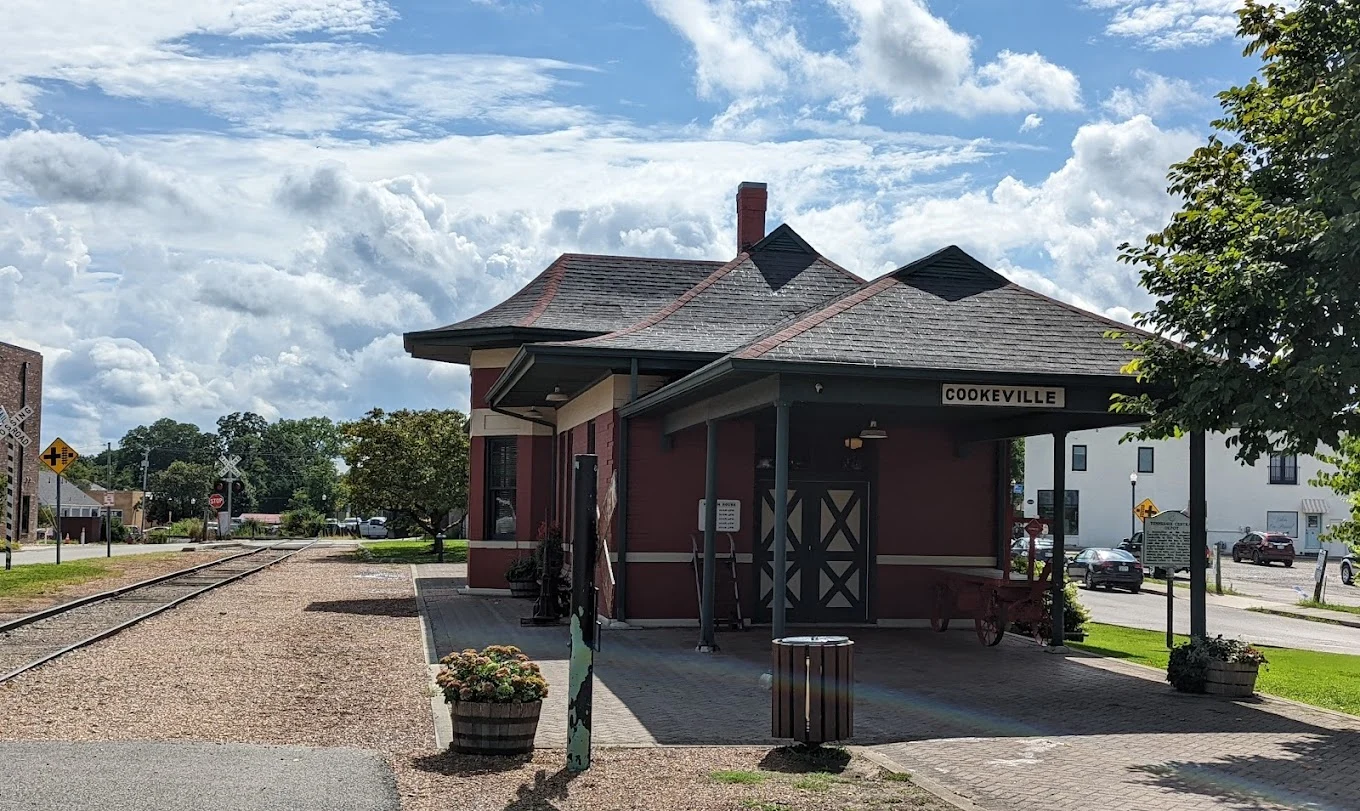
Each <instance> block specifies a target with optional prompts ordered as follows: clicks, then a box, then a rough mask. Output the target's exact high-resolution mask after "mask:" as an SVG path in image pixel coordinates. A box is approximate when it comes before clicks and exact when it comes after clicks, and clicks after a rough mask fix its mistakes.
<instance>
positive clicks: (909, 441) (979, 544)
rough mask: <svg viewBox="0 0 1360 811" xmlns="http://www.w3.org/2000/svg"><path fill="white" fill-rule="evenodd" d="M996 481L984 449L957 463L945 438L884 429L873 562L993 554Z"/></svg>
mask: <svg viewBox="0 0 1360 811" xmlns="http://www.w3.org/2000/svg"><path fill="white" fill-rule="evenodd" d="M995 476H996V460H995V458H994V455H993V450H992V447H991V446H990V445H986V444H979V445H975V446H973V447H972V449H971V452H970V453H969V454H968V455H966V456H963V457H960V456H957V455H956V454H955V453H954V441H953V439H952V438H951V437H950V435H949V434H948V433H946V432H944V431H940V430H934V431H932V430H923V429H920V428H916V429H913V428H908V427H902V426H892V427H889V428H888V438H887V439H883V440H879V441H878V554H880V555H991V554H994V550H995V549H996V483H995Z"/></svg>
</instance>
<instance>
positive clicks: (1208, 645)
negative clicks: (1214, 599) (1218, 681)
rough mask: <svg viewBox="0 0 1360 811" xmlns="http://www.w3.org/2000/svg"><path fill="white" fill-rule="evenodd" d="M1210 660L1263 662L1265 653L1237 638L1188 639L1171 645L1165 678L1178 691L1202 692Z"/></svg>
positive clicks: (1241, 662)
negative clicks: (1172, 646)
mask: <svg viewBox="0 0 1360 811" xmlns="http://www.w3.org/2000/svg"><path fill="white" fill-rule="evenodd" d="M1210 662H1229V663H1236V664H1255V665H1263V664H1265V663H1266V656H1265V654H1264V653H1262V652H1261V651H1260V649H1258V648H1254V647H1252V646H1251V645H1248V644H1247V643H1246V642H1242V641H1241V640H1237V639H1224V638H1223V636H1222V635H1221V634H1220V635H1219V636H1217V637H1214V638H1213V639H1191V640H1190V641H1189V642H1182V643H1181V644H1179V645H1177V646H1176V647H1174V648H1172V649H1171V656H1170V657H1169V660H1168V662H1167V666H1166V680H1167V681H1169V682H1171V686H1172V687H1174V688H1176V689H1177V690H1180V691H1181V692H1182V693H1202V692H1204V684H1205V682H1206V681H1207V680H1208V677H1209V663H1210Z"/></svg>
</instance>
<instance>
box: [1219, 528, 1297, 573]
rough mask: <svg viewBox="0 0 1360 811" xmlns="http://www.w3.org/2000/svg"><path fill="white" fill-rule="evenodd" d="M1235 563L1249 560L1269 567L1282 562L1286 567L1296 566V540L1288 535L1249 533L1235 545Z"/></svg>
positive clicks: (1233, 551)
mask: <svg viewBox="0 0 1360 811" xmlns="http://www.w3.org/2000/svg"><path fill="white" fill-rule="evenodd" d="M1232 558H1233V562H1234V563H1241V562H1242V561H1244V560H1249V561H1251V562H1252V563H1256V564H1259V565H1266V566H1269V565H1270V563H1271V562H1272V561H1276V560H1278V561H1280V562H1281V563H1283V564H1284V565H1285V566H1293V565H1294V539H1293V538H1291V537H1289V536H1288V535H1276V534H1274V533H1270V532H1248V533H1247V534H1246V535H1245V536H1244V537H1243V538H1242V539H1241V540H1239V541H1238V542H1237V543H1235V544H1233V548H1232Z"/></svg>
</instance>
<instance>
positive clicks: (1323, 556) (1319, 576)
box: [1313, 549, 1327, 585]
mask: <svg viewBox="0 0 1360 811" xmlns="http://www.w3.org/2000/svg"><path fill="white" fill-rule="evenodd" d="M1326 577H1327V550H1326V549H1323V550H1322V551H1321V552H1318V557H1317V567H1316V568H1314V569H1313V585H1317V584H1318V583H1321V582H1322V581H1323V580H1324V579H1325V578H1326Z"/></svg>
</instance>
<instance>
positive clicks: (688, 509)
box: [627, 420, 755, 619]
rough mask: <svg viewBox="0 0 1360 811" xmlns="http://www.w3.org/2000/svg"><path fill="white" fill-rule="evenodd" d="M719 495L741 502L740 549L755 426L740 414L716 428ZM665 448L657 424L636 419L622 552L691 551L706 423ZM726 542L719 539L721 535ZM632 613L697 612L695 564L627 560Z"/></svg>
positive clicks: (749, 524) (751, 504) (749, 520)
mask: <svg viewBox="0 0 1360 811" xmlns="http://www.w3.org/2000/svg"><path fill="white" fill-rule="evenodd" d="M718 431H719V434H718V437H719V442H718V498H719V499H739V500H740V501H741V505H742V510H741V524H740V527H739V531H738V532H736V533H734V540H735V541H736V544H737V551H738V552H750V551H751V547H752V538H751V536H752V532H753V527H754V521H753V515H752V512H753V511H754V510H755V427H754V424H753V423H751V422H749V421H746V420H737V421H731V422H724V423H722V424H721V425H719V427H718ZM673 440H674V441H673V445H672V447H671V448H670V449H666V448H664V447H663V446H662V442H661V426H660V423H659V422H658V421H655V420H634V421H633V423H632V434H631V436H630V438H629V443H628V451H629V462H628V464H629V489H628V498H629V502H630V503H629V505H628V551H629V553H633V552H681V553H684V554H689V553H690V552H691V550H692V548H693V547H692V545H691V536H693V535H696V533H697V527H698V517H699V500H700V499H702V498H703V497H704V475H705V454H706V452H707V441H708V438H707V428H706V427H704V426H702V425H700V426H695V427H693V428H690V429H688V430H685V431H681V432H679V433H677V434H675V435H674V437H673ZM722 542H723V543H725V539H722ZM746 569H747V567H745V566H743V567H740V570H739V574H738V577H739V580H738V583H739V585H740V586H741V590H742V599H743V602H745V603H747V604H748V605H749V603H750V600H751V599H752V597H751V595H750V593H749V592H750V591H751V587H750V585H749V584H750V577H751V576H750V573H749V571H746ZM628 578H629V585H628V612H627V615H628V616H629V617H630V618H638V619H645V618H664V619H673V618H683V617H695V616H698V601H697V598H696V597H695V594H694V570H693V568H691V567H690V565H689V564H687V563H649V564H641V563H631V564H629V565H628Z"/></svg>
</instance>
